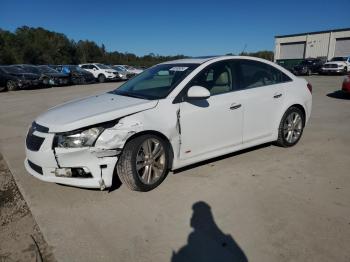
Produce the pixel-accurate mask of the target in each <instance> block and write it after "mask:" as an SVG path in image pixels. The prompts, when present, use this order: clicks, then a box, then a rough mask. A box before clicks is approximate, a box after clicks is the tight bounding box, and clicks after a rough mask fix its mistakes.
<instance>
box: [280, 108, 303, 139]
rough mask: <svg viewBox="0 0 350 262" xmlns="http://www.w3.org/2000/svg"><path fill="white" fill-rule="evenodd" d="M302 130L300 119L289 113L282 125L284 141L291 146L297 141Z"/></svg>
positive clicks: (296, 115)
mask: <svg viewBox="0 0 350 262" xmlns="http://www.w3.org/2000/svg"><path fill="white" fill-rule="evenodd" d="M302 129H303V121H302V117H301V116H300V115H299V114H298V113H297V112H291V113H290V114H289V115H288V116H287V117H286V119H285V121H284V124H283V135H284V138H285V140H286V141H287V142H288V143H290V144H292V143H294V142H295V141H297V140H298V139H299V138H300V136H301V132H302Z"/></svg>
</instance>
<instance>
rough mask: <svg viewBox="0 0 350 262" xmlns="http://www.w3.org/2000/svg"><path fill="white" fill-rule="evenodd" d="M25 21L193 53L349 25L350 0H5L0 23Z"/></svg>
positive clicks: (145, 48) (118, 43) (143, 50)
mask: <svg viewBox="0 0 350 262" xmlns="http://www.w3.org/2000/svg"><path fill="white" fill-rule="evenodd" d="M22 25H27V26H32V27H39V26H41V27H44V28H46V29H49V30H53V31H56V32H60V33H64V34H66V35H67V36H68V37H69V38H72V39H74V40H80V39H82V40H85V39H88V40H93V41H95V42H97V43H98V44H102V43H103V44H105V46H106V49H107V50H109V51H114V50H115V51H120V52H131V53H135V54H137V55H144V54H148V53H151V52H152V53H156V54H161V55H175V54H184V55H189V56H199V55H216V54H225V53H230V52H232V53H239V52H241V51H242V50H243V48H244V46H245V45H247V47H246V51H249V52H252V51H257V50H264V49H265V50H273V48H274V36H275V35H280V34H292V33H301V32H309V31H319V30H327V29H334V28H346V27H350V0H332V1H320V0H318V1H314V0H304V1H300V0H292V1H283V0H279V1H275V0H273V1H268V0H265V1H263V0H261V1H247V0H243V1H235V0H231V1H226V0H212V1H206V0H202V1H191V0H187V1H184V0H176V1H166V0H163V1H155V0H145V1H141V0H123V1H110V0H99V1H98V0H95V1H90V0H85V1H80V0H76V1H74V0H71V1H67V0H60V1H57V0H56V1H49V0H46V1H39V0H38V1H35V0H32V1H28V0H27V1H25V0H23V1H19V0H2V1H1V15H0V28H2V29H5V30H10V31H14V30H15V29H16V28H17V27H19V26H22Z"/></svg>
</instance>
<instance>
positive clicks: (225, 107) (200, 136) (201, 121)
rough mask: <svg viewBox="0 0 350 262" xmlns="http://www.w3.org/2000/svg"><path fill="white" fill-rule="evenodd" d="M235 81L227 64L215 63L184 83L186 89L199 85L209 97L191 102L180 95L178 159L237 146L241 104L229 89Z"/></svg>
mask: <svg viewBox="0 0 350 262" xmlns="http://www.w3.org/2000/svg"><path fill="white" fill-rule="evenodd" d="M236 82H237V81H236V77H235V75H233V74H232V70H231V67H230V64H229V63H228V62H218V63H215V64H213V65H209V66H208V67H207V68H205V69H203V70H202V71H201V72H200V73H199V74H197V76H195V77H194V79H193V80H192V81H191V82H190V83H189V84H188V85H187V87H186V88H187V89H188V88H189V87H191V86H195V85H199V86H203V87H205V88H207V89H208V90H209V91H210V94H211V96H210V97H209V98H208V99H203V100H192V101H190V100H186V98H184V101H183V102H181V104H180V126H181V149H180V158H181V159H187V158H192V157H197V156H200V155H203V154H210V153H215V151H218V150H225V149H227V150H229V149H230V148H231V149H233V147H235V146H240V145H241V143H242V107H241V102H240V97H239V95H238V94H237V93H235V92H233V90H234V86H235V85H236ZM186 88H185V90H186ZM185 93H187V92H185Z"/></svg>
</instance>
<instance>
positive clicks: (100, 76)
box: [98, 74, 106, 83]
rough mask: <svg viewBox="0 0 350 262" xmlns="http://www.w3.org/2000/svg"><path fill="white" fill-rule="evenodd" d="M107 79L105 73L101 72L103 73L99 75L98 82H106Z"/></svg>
mask: <svg viewBox="0 0 350 262" xmlns="http://www.w3.org/2000/svg"><path fill="white" fill-rule="evenodd" d="M105 81H106V77H105V75H103V74H101V75H99V76H98V82H100V83H104V82H105Z"/></svg>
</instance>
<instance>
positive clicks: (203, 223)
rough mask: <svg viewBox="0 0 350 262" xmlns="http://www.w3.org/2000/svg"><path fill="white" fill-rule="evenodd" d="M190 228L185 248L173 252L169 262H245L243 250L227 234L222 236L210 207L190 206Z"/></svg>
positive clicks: (198, 203) (201, 205)
mask: <svg viewBox="0 0 350 262" xmlns="http://www.w3.org/2000/svg"><path fill="white" fill-rule="evenodd" d="M192 209H193V214H192V218H191V227H192V228H193V229H194V230H193V232H192V233H191V234H190V235H189V236H188V241H187V244H186V245H185V246H183V247H182V248H180V249H179V251H178V252H174V251H173V254H172V257H171V262H185V261H188V262H197V261H198V262H226V261H230V262H247V261H248V259H247V257H246V255H245V254H244V252H243V250H242V249H241V248H240V247H239V245H238V244H237V243H236V241H235V240H234V239H233V238H232V236H231V235H229V234H224V233H223V232H222V231H221V230H220V228H219V227H218V226H217V225H216V223H215V221H214V216H213V214H212V212H211V208H210V206H209V205H208V204H207V203H205V202H202V201H200V202H196V203H195V204H193V206H192Z"/></svg>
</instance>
